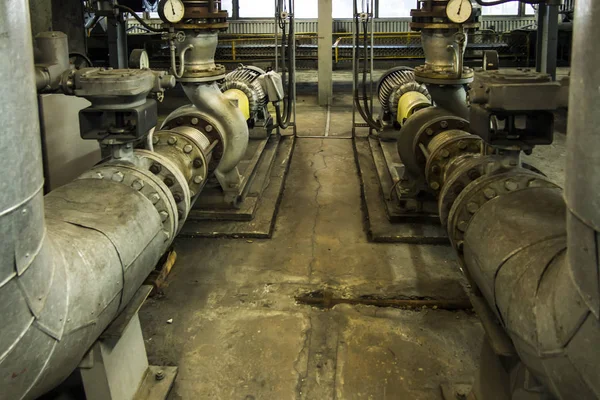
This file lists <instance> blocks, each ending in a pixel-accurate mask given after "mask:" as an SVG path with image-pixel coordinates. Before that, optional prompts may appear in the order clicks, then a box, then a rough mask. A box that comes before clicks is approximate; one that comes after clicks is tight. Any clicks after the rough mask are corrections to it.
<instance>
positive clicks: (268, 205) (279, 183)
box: [180, 136, 295, 239]
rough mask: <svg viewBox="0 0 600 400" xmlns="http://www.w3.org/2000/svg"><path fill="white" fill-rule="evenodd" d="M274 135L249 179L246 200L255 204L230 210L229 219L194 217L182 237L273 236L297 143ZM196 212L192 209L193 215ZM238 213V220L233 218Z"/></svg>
mask: <svg viewBox="0 0 600 400" xmlns="http://www.w3.org/2000/svg"><path fill="white" fill-rule="evenodd" d="M272 138H276V140H269V142H268V143H267V145H266V146H265V149H264V151H263V153H264V154H263V157H262V158H261V159H260V161H259V162H258V165H257V166H256V169H255V173H254V177H253V178H252V181H251V182H250V187H249V191H248V198H247V199H246V202H248V201H249V200H250V199H251V198H254V202H253V203H252V205H251V206H249V208H248V209H247V210H244V208H241V209H238V210H229V211H230V212H231V213H232V217H231V218H229V219H220V220H219V219H216V218H213V219H212V220H211V219H206V218H205V219H194V217H192V218H191V220H188V222H187V223H186V224H185V226H184V227H183V229H182V231H181V233H180V236H182V237H205V238H206V237H213V238H214V237H234V238H238V237H241V238H258V239H261V238H262V239H268V238H270V237H271V235H272V233H273V228H274V225H275V219H276V217H277V212H278V209H279V203H280V201H281V198H282V195H283V190H284V184H285V178H286V176H287V173H288V169H289V165H290V162H291V157H292V153H293V149H294V143H295V137H293V136H285V137H277V136H273V137H272ZM252 196H253V197H252ZM246 202H245V203H246ZM247 204H249V205H250V204H251V203H249V202H248V203H247ZM223 211H225V210H223ZM194 212H195V211H192V215H193V213H194ZM235 214H237V220H235V219H234V218H233V215H235ZM205 216H206V214H205Z"/></svg>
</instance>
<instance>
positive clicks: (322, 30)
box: [319, 0, 333, 106]
mask: <svg viewBox="0 0 600 400" xmlns="http://www.w3.org/2000/svg"><path fill="white" fill-rule="evenodd" d="M332 15H333V12H332V0H319V105H321V106H328V105H330V104H331V98H332V96H333V77H332V76H331V75H332V72H333V52H332V47H331V46H332V45H333V41H332V30H333V16H332Z"/></svg>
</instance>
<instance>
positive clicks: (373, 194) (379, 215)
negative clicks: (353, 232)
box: [354, 137, 449, 244]
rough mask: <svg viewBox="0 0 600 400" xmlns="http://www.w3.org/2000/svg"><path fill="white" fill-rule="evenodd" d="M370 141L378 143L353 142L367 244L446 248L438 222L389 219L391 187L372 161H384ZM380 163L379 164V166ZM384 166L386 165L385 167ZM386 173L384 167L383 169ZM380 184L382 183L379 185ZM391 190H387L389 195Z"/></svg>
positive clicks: (357, 139) (400, 216) (444, 236)
mask: <svg viewBox="0 0 600 400" xmlns="http://www.w3.org/2000/svg"><path fill="white" fill-rule="evenodd" d="M369 141H375V142H377V143H374V146H373V148H376V146H375V145H376V144H378V142H379V141H378V139H372V138H363V137H357V138H355V139H354V151H355V156H356V160H357V166H358V170H359V174H360V179H361V186H362V196H363V203H364V205H365V211H366V223H367V229H368V235H369V238H370V240H372V241H375V242H397V243H417V244H448V243H449V242H448V235H447V233H446V231H445V229H443V228H442V227H441V226H440V224H439V221H437V220H435V219H433V218H419V217H418V216H417V217H409V216H407V215H400V214H398V215H396V216H394V217H392V218H390V212H389V210H388V206H387V204H386V201H385V197H384V196H385V195H384V192H385V191H386V189H385V188H386V187H387V188H391V187H392V186H393V183H392V182H391V178H390V177H389V172H388V171H386V174H387V177H388V178H387V179H388V180H389V182H385V176H386V174H383V173H382V174H379V171H378V168H377V165H376V162H375V159H376V158H377V159H379V160H383V153H382V152H379V153H377V152H375V154H374V153H373V152H372V150H371V144H370V143H369ZM381 162H383V161H380V164H381ZM384 164H385V163H384ZM385 168H386V169H387V167H385ZM382 180H384V183H383V184H382ZM389 190H390V189H387V192H388V193H389Z"/></svg>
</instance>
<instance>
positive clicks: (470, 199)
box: [448, 168, 558, 254]
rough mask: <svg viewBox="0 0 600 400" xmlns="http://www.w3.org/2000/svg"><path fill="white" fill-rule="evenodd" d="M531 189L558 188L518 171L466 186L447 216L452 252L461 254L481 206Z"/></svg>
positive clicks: (542, 179)
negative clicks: (498, 198)
mask: <svg viewBox="0 0 600 400" xmlns="http://www.w3.org/2000/svg"><path fill="white" fill-rule="evenodd" d="M532 187H538V188H539V187H542V188H558V186H557V185H556V184H554V183H552V182H550V181H548V180H547V178H545V177H543V176H541V175H538V174H536V173H533V172H531V171H529V170H526V169H522V168H515V169H513V170H511V171H509V172H505V173H501V174H496V175H486V176H484V177H482V178H479V179H477V180H475V181H474V182H472V183H471V184H469V185H468V186H467V187H466V188H465V189H464V190H463V191H462V192H461V194H459V195H458V197H457V199H456V201H455V202H454V205H453V206H452V208H451V209H450V213H449V215H448V236H449V237H450V241H451V243H452V245H453V246H454V248H455V249H456V250H457V251H458V252H459V253H460V254H462V249H463V243H464V235H465V232H466V231H467V230H468V229H469V224H470V223H471V221H472V219H473V216H474V215H475V214H476V213H477V212H478V210H479V209H480V208H481V207H482V206H483V205H484V204H485V203H487V202H489V201H491V200H493V199H495V198H496V197H499V196H503V195H506V194H508V193H512V192H516V191H520V190H524V189H527V188H532Z"/></svg>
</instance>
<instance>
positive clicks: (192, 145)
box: [153, 126, 210, 198]
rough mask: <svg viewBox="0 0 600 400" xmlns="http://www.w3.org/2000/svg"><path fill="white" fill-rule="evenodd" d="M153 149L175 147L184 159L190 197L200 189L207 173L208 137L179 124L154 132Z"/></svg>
mask: <svg viewBox="0 0 600 400" xmlns="http://www.w3.org/2000/svg"><path fill="white" fill-rule="evenodd" d="M153 145H154V149H155V150H157V151H159V152H160V148H161V147H168V148H169V149H175V150H177V152H178V153H180V155H179V158H180V159H182V160H186V161H187V162H186V163H185V164H186V169H187V171H186V174H187V175H188V176H186V179H187V183H188V187H189V190H190V197H191V198H194V197H195V196H196V195H197V194H199V193H200V192H201V191H202V188H203V187H204V185H205V184H206V180H207V179H208V175H209V169H208V166H209V163H210V139H208V138H207V137H206V136H205V135H203V134H202V133H201V132H200V131H199V130H197V129H196V128H191V127H188V126H180V127H177V128H173V129H171V130H162V131H159V132H156V133H155V134H154V137H153Z"/></svg>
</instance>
